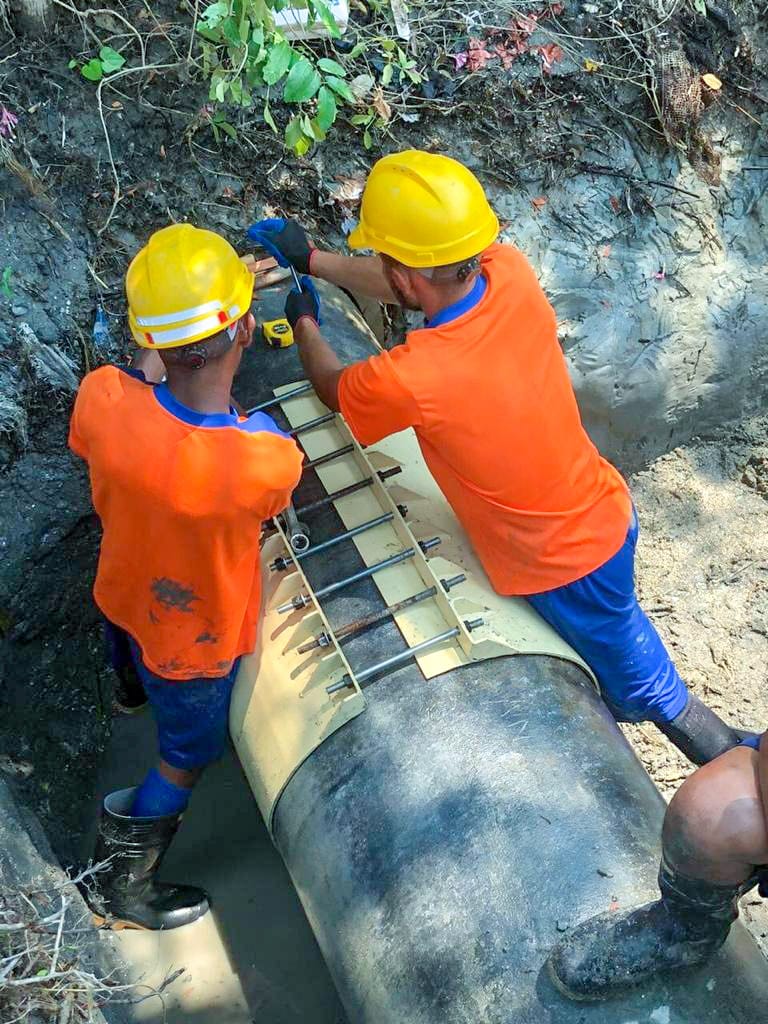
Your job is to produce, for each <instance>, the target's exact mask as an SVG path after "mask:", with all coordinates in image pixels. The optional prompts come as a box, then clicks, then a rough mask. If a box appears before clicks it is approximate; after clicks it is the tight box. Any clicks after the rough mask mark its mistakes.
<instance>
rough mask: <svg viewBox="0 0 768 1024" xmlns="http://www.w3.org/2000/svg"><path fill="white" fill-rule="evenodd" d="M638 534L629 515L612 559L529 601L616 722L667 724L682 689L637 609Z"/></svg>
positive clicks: (684, 695) (682, 699) (681, 704)
mask: <svg viewBox="0 0 768 1024" xmlns="http://www.w3.org/2000/svg"><path fill="white" fill-rule="evenodd" d="M637 534H638V522H637V515H636V514H635V512H634V510H633V511H632V521H631V523H630V525H629V531H628V532H627V536H626V540H625V541H624V543H623V544H622V546H621V548H620V549H619V550H618V551H617V552H616V554H615V555H614V556H613V558H610V559H609V560H608V561H607V562H605V563H604V564H603V565H601V566H600V567H599V568H598V569H595V570H594V572H591V573H589V575H587V576H584V577H582V578H581V579H580V580H576V581H575V582H574V583H568V584H567V585H566V586H564V587H557V588H556V589H555V590H547V591H545V592H544V593H542V594H531V595H529V596H528V597H527V600H528V602H529V603H530V604H531V605H533V607H534V608H535V609H536V611H537V612H538V613H539V615H541V617H542V618H543V619H545V620H546V621H547V622H548V623H549V624H550V625H551V626H552V627H553V628H554V629H555V630H556V631H557V632H558V633H559V634H560V636H561V637H562V638H563V639H564V640H566V641H567V642H568V643H569V644H570V645H571V647H573V649H574V650H575V651H576V652H577V653H578V654H579V655H581V657H582V658H583V659H584V661H586V663H587V664H588V665H589V666H590V668H591V669H592V671H593V672H594V673H595V676H596V677H597V681H598V683H599V684H600V689H601V691H602V694H603V699H604V700H605V702H606V704H608V706H609V707H610V709H611V711H612V713H613V715H614V716H615V717H616V719H617V720H618V721H621V722H642V721H646V720H650V721H652V722H671V721H672V720H673V719H674V718H676V717H677V716H678V715H679V714H680V712H681V711H682V710H683V709H684V708H685V705H686V702H687V700H688V689H687V687H686V685H685V683H684V682H683V681H682V679H681V678H680V676H679V674H678V672H677V669H676V668H675V666H674V664H673V662H672V659H671V658H670V656H669V654H668V652H667V649H666V648H665V646H664V644H663V643H662V641H661V637H660V636H659V634H658V633H657V632H656V630H655V629H654V627H653V625H652V624H651V622H650V621H649V619H648V617H647V615H646V614H645V612H644V611H643V610H642V608H641V607H640V605H639V604H638V602H637V596H636V595H635V547H636V545H637Z"/></svg>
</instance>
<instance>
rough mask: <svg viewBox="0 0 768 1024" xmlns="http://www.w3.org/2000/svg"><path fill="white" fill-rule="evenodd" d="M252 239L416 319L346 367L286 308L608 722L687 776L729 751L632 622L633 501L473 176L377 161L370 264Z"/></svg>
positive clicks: (415, 158)
mask: <svg viewBox="0 0 768 1024" xmlns="http://www.w3.org/2000/svg"><path fill="white" fill-rule="evenodd" d="M249 235H250V237H251V239H252V240H254V241H257V242H260V243H261V244H262V245H263V246H264V247H265V248H267V249H268V250H269V251H271V252H272V254H273V255H274V256H275V257H276V258H277V259H278V262H280V263H281V264H282V265H283V266H288V265H292V266H293V267H294V268H295V269H296V270H297V271H298V272H300V273H302V274H312V275H315V276H317V277H320V278H324V279H325V280H326V281H329V282H331V283H333V284H336V285H340V286H342V287H344V288H346V289H347V290H349V291H351V292H352V293H353V294H354V293H357V294H362V295H369V296H372V297H374V298H376V299H379V300H380V301H382V302H385V303H392V302H399V303H400V304H401V305H402V306H404V307H406V308H408V309H414V310H421V311H422V312H423V313H424V317H425V319H424V324H423V326H422V327H420V328H418V329H416V330H412V331H410V332H409V334H408V336H407V338H406V341H405V344H403V345H399V346H396V347H394V348H392V349H390V350H388V351H383V352H381V353H380V354H379V355H376V356H373V357H372V358H370V359H368V360H366V361H365V362H360V363H356V364H353V365H351V366H347V367H344V366H342V364H341V363H340V361H339V360H338V358H337V357H336V355H335V354H334V352H333V349H332V347H331V346H330V345H329V344H328V342H327V341H326V340H325V339H324V338H323V337H322V335H321V333H320V331H319V329H318V325H317V315H318V306H317V300H316V298H315V297H314V296H313V295H312V294H311V293H309V292H307V291H302V292H301V293H299V292H292V293H291V294H290V295H289V297H288V301H287V304H286V314H287V316H288V318H289V320H290V321H291V322H292V324H293V325H294V328H295V329H294V334H295V337H296V340H297V341H298V344H299V348H300V355H301V359H302V363H303V366H304V369H305V371H306V373H307V375H308V376H309V378H310V379H311V380H312V382H313V384H314V386H315V389H316V391H317V393H318V395H319V396H320V398H321V399H322V400H323V401H324V402H325V403H326V405H328V406H329V407H330V408H331V409H336V410H340V411H341V412H342V414H343V415H344V418H345V419H346V422H347V424H348V426H349V427H350V429H351V430H352V432H353V434H354V435H355V437H357V439H358V440H359V441H360V442H361V443H363V444H366V445H368V444H374V443H375V442H376V441H378V440H380V439H381V438H383V437H385V436H386V435H388V434H391V433H394V432H396V431H399V430H404V429H406V428H413V430H414V431H415V433H416V435H417V438H418V440H419V443H420V446H421V450H422V452H423V454H424V458H425V460H426V462H427V464H428V466H429V468H430V470H431V472H432V474H433V476H434V478H435V480H436V482H437V483H438V484H439V486H440V487H441V489H442V491H443V493H444V494H445V496H446V498H447V499H448V501H449V502H450V504H451V505H452V507H453V510H454V512H455V513H456V515H457V517H458V519H459V520H460V522H461V523H462V525H463V526H464V528H465V530H466V532H467V534H468V535H469V538H470V540H471V542H472V544H473V546H474V548H475V551H476V552H477V555H478V556H479V558H480V560H481V562H482V564H483V566H484V568H485V570H486V572H487V574H488V576H489V578H490V580H491V583H492V584H493V586H494V587H495V589H496V590H497V591H498V592H499V593H501V594H507V595H518V596H522V597H526V598H527V599H528V601H529V602H530V603H531V604H532V605H533V607H534V608H536V609H537V610H538V612H539V613H540V614H541V615H542V616H543V617H544V618H545V619H546V620H547V621H548V622H550V624H551V625H552V626H553V627H554V628H555V629H556V630H557V631H558V632H559V633H560V634H561V635H562V636H563V637H564V638H565V639H566V640H567V641H568V642H569V643H570V644H571V645H572V646H573V647H574V648H575V649H576V650H577V651H578V652H579V653H580V654H581V655H582V657H583V658H584V659H585V661H587V662H588V663H589V664H590V665H591V666H592V668H593V670H594V672H595V675H596V676H597V678H598V680H599V681H600V684H601V687H602V691H603V695H604V697H605V700H606V702H607V703H608V704H609V706H610V708H611V709H612V711H613V712H614V714H615V715H616V717H617V718H619V719H622V720H630V721H640V720H645V719H650V720H652V721H654V722H655V723H656V724H657V725H658V727H659V728H660V729H661V730H662V731H663V732H665V733H666V735H667V736H668V737H669V738H670V739H672V741H673V742H675V743H676V744H677V745H678V746H679V747H680V749H681V750H683V752H684V753H686V754H687V755H688V756H689V757H690V758H691V759H692V760H694V761H695V762H697V763H702V762H706V761H708V760H710V759H711V758H713V757H715V756H717V755H718V754H720V753H722V752H723V751H724V750H726V749H728V748H730V747H732V746H733V745H734V744H736V743H738V742H739V739H740V737H739V736H738V735H737V733H736V732H735V731H734V730H733V729H731V728H730V727H729V726H728V725H726V723H724V722H722V721H721V720H720V718H719V717H718V716H717V715H716V714H714V712H712V711H711V710H710V709H709V708H707V707H706V706H705V705H703V704H702V703H701V702H700V701H699V700H698V699H697V698H696V697H694V696H693V695H692V694H690V693H689V692H688V689H687V687H686V686H685V684H684V683H683V681H682V680H681V678H680V676H679V675H678V673H677V671H676V669H675V666H674V664H673V663H672V661H671V659H670V657H669V654H668V653H667V651H666V649H665V647H664V645H663V644H662V642H661V639H660V638H659V636H658V634H657V632H656V630H655V629H654V627H653V626H652V624H651V623H650V622H649V621H648V619H647V617H646V616H645V614H644V613H643V611H642V609H641V608H640V606H639V605H638V602H637V598H636V596H635V591H634V577H633V568H634V550H635V543H636V539H637V519H636V516H635V514H634V510H633V508H632V502H631V499H630V495H629V491H628V488H627V485H626V483H625V482H624V480H623V479H622V478H621V476H620V475H619V473H618V472H617V471H616V470H615V469H614V468H613V466H611V465H610V464H609V463H608V462H607V461H606V460H605V459H603V458H602V457H601V456H600V454H599V452H598V451H597V450H596V448H595V446H594V445H593V444H592V442H591V440H590V439H589V437H588V436H587V434H586V432H585V430H584V428H583V426H582V423H581V419H580V416H579V410H578V408H577V405H576V398H575V395H574V392H573V388H572V386H571V382H570V379H569V376H568V370H567V366H566V362H565V359H564V357H563V354H562V351H561V349H560V346H559V344H558V339H557V324H556V318H555V313H554V310H553V309H552V307H551V306H550V304H549V302H548V301H547V299H546V297H545V295H544V293H543V291H542V289H541V287H540V285H539V283H538V280H537V278H536V275H535V273H534V271H533V269H532V268H531V266H530V264H529V263H528V261H527V260H526V258H525V257H524V256H523V254H522V253H521V252H519V251H518V250H517V249H516V248H515V247H514V246H512V245H510V244H502V243H500V242H499V241H498V235H499V222H498V219H497V217H496V215H495V214H494V212H493V210H492V208H491V206H490V204H489V202H488V200H487V198H486V196H485V193H484V190H483V188H482V186H481V184H480V182H479V181H478V179H477V178H476V177H475V175H474V174H472V173H471V171H470V170H469V169H468V168H466V167H464V166H463V165H462V164H461V163H459V162H458V161H456V160H453V159H451V158H450V157H448V156H444V155H441V154H436V153H427V152H421V151H418V150H406V151H405V152H402V153H393V154H391V155H390V156H386V157H384V158H383V159H382V160H379V161H378V162H377V163H376V164H375V165H374V167H373V169H372V170H371V173H370V176H369V178H368V181H367V183H366V186H365V190H364V192H363V197H362V203H361V208H360V222H359V224H358V226H357V227H356V228H355V230H354V231H353V232H352V234H351V235H350V238H349V245H350V247H351V248H353V249H361V248H362V249H366V248H367V249H371V250H373V252H374V255H371V256H364V257H350V256H343V255H340V254H337V253H333V252H328V251H325V250H321V249H319V248H315V247H314V246H313V245H312V244H311V243H310V241H309V240H308V238H307V234H306V232H305V230H304V229H303V228H302V227H301V225H299V224H298V223H296V222H295V221H285V220H270V221H262V222H261V223H259V224H255V225H254V226H253V227H252V228H251V229H250V231H249Z"/></svg>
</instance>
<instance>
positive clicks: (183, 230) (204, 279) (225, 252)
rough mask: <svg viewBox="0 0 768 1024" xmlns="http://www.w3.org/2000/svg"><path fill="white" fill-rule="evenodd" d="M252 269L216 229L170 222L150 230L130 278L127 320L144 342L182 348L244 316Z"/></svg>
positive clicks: (148, 345) (138, 339)
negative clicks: (157, 228)
mask: <svg viewBox="0 0 768 1024" xmlns="http://www.w3.org/2000/svg"><path fill="white" fill-rule="evenodd" d="M253 283H254V277H253V274H251V273H250V271H249V270H248V269H247V267H246V266H245V265H244V264H243V263H242V262H241V261H240V259H239V258H238V256H237V253H236V252H235V250H234V249H233V248H232V246H231V245H230V244H229V242H228V241H227V240H226V239H224V238H222V237H221V235H217V234H215V232H213V231H205V230H204V229H203V228H195V227H193V226H192V225H191V224H171V225H170V227H167V228H162V229H161V230H160V231H156V232H155V233H154V235H152V236H151V238H150V239H149V241H148V242H147V244H146V245H145V246H144V248H143V249H142V250H141V251H140V252H139V253H138V254H137V255H136V256H135V257H134V259H133V261H132V262H131V265H130V267H129V268H128V273H127V275H126V278H125V292H126V295H127V297H128V323H129V324H130V328H131V334H132V335H133V337H134V338H135V339H136V342H137V343H138V344H139V345H141V347H142V348H179V347H180V346H181V345H191V344H192V343H193V342H195V341H201V340H202V339H203V338H210V337H211V336H212V335H214V334H218V333H219V331H221V330H223V329H224V328H226V327H229V326H230V325H231V324H233V323H234V322H235V321H236V320H239V319H240V318H241V317H243V316H245V314H246V313H247V312H248V310H249V309H250V307H251V301H252V298H253Z"/></svg>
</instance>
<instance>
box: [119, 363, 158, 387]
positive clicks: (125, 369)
mask: <svg viewBox="0 0 768 1024" xmlns="http://www.w3.org/2000/svg"><path fill="white" fill-rule="evenodd" d="M118 370H119V371H120V373H125V374H127V375H128V376H129V377H133V379H134V380H140V381H141V383H142V384H149V386H150V387H151V386H152V381H149V380H147V378H146V377H145V376H144V371H143V370H135V369H134V368H133V367H132V366H118Z"/></svg>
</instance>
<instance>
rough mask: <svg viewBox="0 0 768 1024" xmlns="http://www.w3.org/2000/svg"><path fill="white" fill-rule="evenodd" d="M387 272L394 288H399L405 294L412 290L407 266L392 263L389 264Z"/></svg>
mask: <svg viewBox="0 0 768 1024" xmlns="http://www.w3.org/2000/svg"><path fill="white" fill-rule="evenodd" d="M389 272H390V274H391V276H392V281H393V282H394V285H395V287H396V288H399V289H400V291H401V292H403V293H405V294H406V295H410V294H411V293H412V292H413V284H412V283H411V272H410V270H409V268H408V267H404V266H402V264H400V263H393V264H392V265H391V266H390V270H389Z"/></svg>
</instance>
